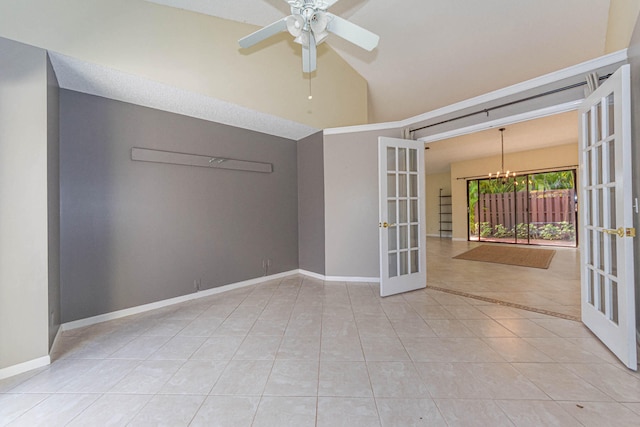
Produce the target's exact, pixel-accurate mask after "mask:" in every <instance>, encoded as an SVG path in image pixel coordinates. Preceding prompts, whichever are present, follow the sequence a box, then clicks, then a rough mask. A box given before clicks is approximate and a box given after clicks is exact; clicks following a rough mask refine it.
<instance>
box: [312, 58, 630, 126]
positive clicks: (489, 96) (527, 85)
mask: <svg viewBox="0 0 640 427" xmlns="http://www.w3.org/2000/svg"><path fill="white" fill-rule="evenodd" d="M628 58H629V56H628V53H627V49H622V50H619V51H617V52H613V53H610V54H608V55H604V56H601V57H599V58H595V59H592V60H589V61H585V62H582V63H580V64H577V65H573V66H571V67H567V68H564V69H562V70H559V71H554V72H552V73H549V74H545V75H542V76H540V77H535V78H533V79H530V80H526V81H524V82H521V83H516V84H514V85H511V86H507V87H505V88H502V89H498V90H495V91H493V92H489V93H485V94H483V95H480V96H476V97H474V98H469V99H466V100H464V101H461V102H457V103H455V104H451V105H448V106H446V107H442V108H438V109H437V110H433V111H429V112H427V113H423V114H420V115H418V116H414V117H410V118H408V119H405V120H401V121H396V122H387V123H375V124H370V125H358V126H347V127H340V128H332V129H325V130H324V131H323V132H324V135H338V134H345V133H353V132H367V131H376V130H389V129H403V128H408V127H411V126H413V125H415V124H417V123H420V122H424V121H426V120H430V119H434V118H436V117H440V116H444V115H446V114H452V113H455V112H458V111H460V110H463V109H466V108H472V107H475V106H478V105H481V104H484V103H487V102H490V101H495V100H498V99H502V98H505V97H508V96H513V95H517V94H518V93H522V92H525V91H528V90H532V89H536V88H539V87H542V86H544V85H548V84H551V83H555V82H558V81H561V80H564V79H568V78H571V77H575V76H579V75H582V74H588V73H590V72H592V71H594V70H597V69H599V68H603V67H607V66H610V65H613V64H616V63H618V62H623V61H626V60H627V59H628Z"/></svg>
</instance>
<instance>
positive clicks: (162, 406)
mask: <svg viewBox="0 0 640 427" xmlns="http://www.w3.org/2000/svg"><path fill="white" fill-rule="evenodd" d="M205 397H206V396H197V395H157V396H153V397H152V398H151V400H149V402H148V403H147V404H146V405H145V406H144V408H142V410H141V411H140V412H138V414H137V415H136V416H135V417H134V418H133V419H132V420H131V421H130V422H129V424H127V425H128V426H131V427H139V426H140V427H142V426H161V425H162V426H175V427H179V426H188V425H189V423H190V422H191V420H192V419H193V417H194V415H195V414H196V412H197V411H198V409H199V408H200V405H202V402H203V401H204V399H205Z"/></svg>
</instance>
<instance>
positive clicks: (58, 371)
mask: <svg viewBox="0 0 640 427" xmlns="http://www.w3.org/2000/svg"><path fill="white" fill-rule="evenodd" d="M529 270H530V269H529ZM530 274H531V273H530ZM533 274H535V273H533ZM432 276H433V275H432ZM529 280H533V279H531V278H530V279H529ZM58 344H59V345H57V347H56V349H55V352H54V355H53V356H54V362H53V363H52V365H51V366H49V367H46V368H41V369H39V370H36V371H32V372H29V373H26V374H23V375H19V376H16V377H12V378H9V379H6V380H3V381H0V426H4V425H10V426H29V427H31V426H39V425H43V426H64V425H69V426H117V425H130V426H155V425H166V426H182V425H185V426H186V425H192V426H234V427H239V426H270V427H274V426H275V427H281V426H295V427H304V426H331V427H336V426H348V427H357V426H366V427H371V426H381V427H382V426H384V427H386V426H402V427H404V426H502V425H505V426H553V425H558V426H574V425H575V426H580V425H586V426H606V425H615V426H637V425H640V374H638V373H635V372H631V371H629V370H627V369H626V368H625V367H623V366H622V365H621V364H620V363H619V362H618V361H617V360H616V359H615V358H614V357H613V356H612V355H611V354H610V353H609V351H608V350H606V349H605V348H604V347H603V346H602V345H601V344H600V343H599V341H597V340H596V339H595V338H594V337H593V336H592V335H591V334H590V333H589V332H588V331H587V330H586V329H585V328H584V327H583V326H582V325H581V324H580V323H578V322H574V321H571V320H566V319H561V318H556V317H551V316H547V315H543V314H540V313H536V312H531V311H526V310H520V309H516V308H512V307H505V306H502V305H496V304H493V303H489V302H487V301H482V300H477V299H472V298H464V297H460V296H456V295H452V294H448V293H445V292H441V291H436V290H432V289H425V290H420V291H415V292H411V293H407V294H403V295H398V296H393V297H387V298H384V299H382V298H380V297H379V296H378V287H377V285H376V284H368V283H324V282H322V281H319V280H315V279H310V278H307V277H302V276H290V277H287V278H285V279H282V280H276V281H271V282H268V283H264V284H261V285H257V286H253V287H247V288H242V289H237V290H233V291H229V292H225V293H221V294H218V295H215V296H211V297H207V298H202V299H199V300H196V301H191V302H189V303H184V304H180V305H175V306H171V307H166V308H164V309H159V310H155V311H152V312H148V313H144V314H141V315H136V316H131V317H128V318H123V319H118V320H114V321H110V322H105V323H101V324H97V325H94V326H91V327H87V328H82V329H76V330H71V331H67V332H65V333H64V334H63V335H62V339H61V342H59V343H58Z"/></svg>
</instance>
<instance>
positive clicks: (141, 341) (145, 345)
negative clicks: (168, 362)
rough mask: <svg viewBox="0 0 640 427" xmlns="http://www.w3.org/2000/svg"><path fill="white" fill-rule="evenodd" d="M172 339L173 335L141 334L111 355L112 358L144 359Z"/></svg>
mask: <svg viewBox="0 0 640 427" xmlns="http://www.w3.org/2000/svg"><path fill="white" fill-rule="evenodd" d="M170 339H171V337H167V336H140V337H137V338H134V339H133V340H131V341H130V342H129V343H128V344H126V345H125V346H124V347H122V348H121V349H120V350H118V351H116V352H115V353H113V354H111V355H110V356H109V357H110V358H112V359H135V360H144V359H146V358H147V357H149V356H151V355H152V354H153V353H155V352H156V351H157V350H158V349H159V348H160V347H162V346H163V345H165V344H166V343H167V341H169V340H170Z"/></svg>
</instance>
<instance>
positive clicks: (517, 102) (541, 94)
mask: <svg viewBox="0 0 640 427" xmlns="http://www.w3.org/2000/svg"><path fill="white" fill-rule="evenodd" d="M611 74H613V73H610V74H607V75H606V76H602V77H600V78H598V81H600V80H606V79H608V78H609V77H611ZM586 84H587V82H586V81H584V82H580V83H574V84H572V85H569V86H565V87H561V88H558V89H553V90H550V91H548V92H544V93H540V94H538V95H532V96H529V97H527V98H523V99H518V100H517V101H511V102H507V103H505V104H500V105H497V106H495V107H491V108H485V109H484V110H480V111H475V112H473V113H468V114H465V115H462V116H458V117H454V118H453V119H448V120H443V121H441V122H438V123H433V124H430V125H426V126H422V127H419V128H416V129H409V132H410V133H413V132H418V131H420V130H423V129H428V128H431V127H434V126H439V125H443V124H445V123H451V122H454V121H456V120H461V119H466V118H467V117H472V116H476V115H478V114H486V115H487V116H488V115H489V112H490V111H493V110H497V109H500V108H504V107H510V106H512V105H516V104H520V103H521V102H527V101H531V100H532V99H538V98H542V97H543V96H547V95H553V94H556V93H558V92H564V91H565V90H569V89H575V88H577V87H580V86H584V85H586Z"/></svg>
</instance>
